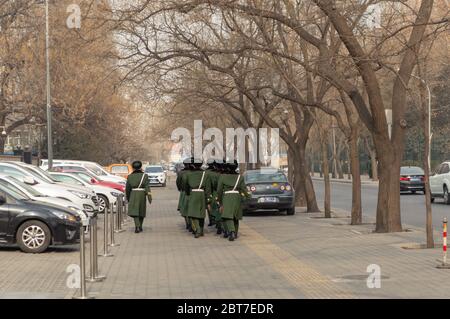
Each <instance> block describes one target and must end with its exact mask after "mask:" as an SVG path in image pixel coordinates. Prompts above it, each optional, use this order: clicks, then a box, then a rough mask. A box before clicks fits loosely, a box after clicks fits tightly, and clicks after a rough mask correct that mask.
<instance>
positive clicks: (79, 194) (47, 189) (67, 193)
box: [0, 162, 98, 216]
mask: <svg viewBox="0 0 450 319" xmlns="http://www.w3.org/2000/svg"><path fill="white" fill-rule="evenodd" d="M35 169H36V170H40V169H39V168H37V167H34V166H32V165H29V164H23V163H19V162H17V163H16V162H14V163H12V162H1V163H0V174H3V175H7V176H13V177H16V178H18V179H21V180H23V181H24V182H25V183H27V184H29V185H31V186H32V187H33V188H35V189H36V190H37V191H39V192H40V193H43V194H45V195H48V196H52V197H58V198H62V199H66V200H69V201H71V202H73V203H76V204H78V205H79V206H81V207H83V210H84V211H85V212H87V213H88V215H89V216H92V215H93V214H94V213H95V212H96V211H98V204H97V196H96V195H95V192H94V191H93V190H90V189H87V188H86V187H83V188H81V187H75V186H73V185H66V184H64V183H58V182H56V181H55V180H54V179H52V177H51V176H50V175H49V176H48V177H45V178H44V177H43V176H44V175H40V174H38V173H37V172H36V171H35ZM40 171H41V173H45V174H47V173H46V172H44V171H42V170H40ZM47 175H48V174H47ZM25 177H26V179H24V178H25Z"/></svg>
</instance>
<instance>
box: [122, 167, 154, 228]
mask: <svg viewBox="0 0 450 319" xmlns="http://www.w3.org/2000/svg"><path fill="white" fill-rule="evenodd" d="M131 166H132V167H133V170H134V171H133V172H132V173H131V174H130V175H128V178H127V184H126V188H125V192H126V196H127V201H128V216H130V217H133V218H134V224H135V226H136V229H135V231H134V232H135V233H140V232H142V224H143V223H144V218H145V216H146V211H147V203H146V201H147V199H148V202H149V203H150V204H151V203H152V193H151V190H150V185H149V181H148V176H147V174H145V173H144V172H143V171H142V162H141V161H135V162H133V164H132V165H131Z"/></svg>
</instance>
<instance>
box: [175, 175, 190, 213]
mask: <svg viewBox="0 0 450 319" xmlns="http://www.w3.org/2000/svg"><path fill="white" fill-rule="evenodd" d="M189 173H190V171H189V170H182V171H181V172H180V173H179V174H178V176H177V180H176V184H177V188H178V190H179V191H180V197H179V199H178V210H179V211H180V214H181V216H183V217H187V203H188V201H189V196H187V195H186V192H185V190H184V184H185V182H186V178H187V175H188V174H189Z"/></svg>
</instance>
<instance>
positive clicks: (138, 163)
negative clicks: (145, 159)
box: [131, 161, 142, 170]
mask: <svg viewBox="0 0 450 319" xmlns="http://www.w3.org/2000/svg"><path fill="white" fill-rule="evenodd" d="M131 167H133V169H134V170H138V169H141V168H142V162H141V161H134V162H133V163H132V164H131Z"/></svg>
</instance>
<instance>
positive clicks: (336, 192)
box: [313, 180, 450, 230]
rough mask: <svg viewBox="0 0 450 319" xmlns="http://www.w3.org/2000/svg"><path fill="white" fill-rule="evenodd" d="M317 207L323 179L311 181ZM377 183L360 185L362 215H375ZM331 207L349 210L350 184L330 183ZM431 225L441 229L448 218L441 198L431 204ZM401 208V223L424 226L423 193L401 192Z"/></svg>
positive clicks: (321, 200)
mask: <svg viewBox="0 0 450 319" xmlns="http://www.w3.org/2000/svg"><path fill="white" fill-rule="evenodd" d="M313 182H314V188H315V190H316V196H317V200H318V203H319V207H323V194H324V185H323V181H317V180H316V181H313ZM377 193H378V186H377V185H363V186H362V195H361V196H362V206H363V216H370V217H375V212H376V207H377ZM331 207H336V208H339V209H344V210H347V211H350V210H351V207H352V192H351V184H347V183H337V182H334V183H332V186H331ZM431 207H432V210H433V225H434V228H435V229H436V230H441V229H442V219H443V218H444V217H447V218H450V205H444V203H443V202H442V199H439V198H437V199H436V200H435V203H433V204H432V206H431ZM401 210H402V223H403V225H412V226H417V227H425V195H423V194H416V195H412V194H407V193H405V194H403V193H402V195H401Z"/></svg>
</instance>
